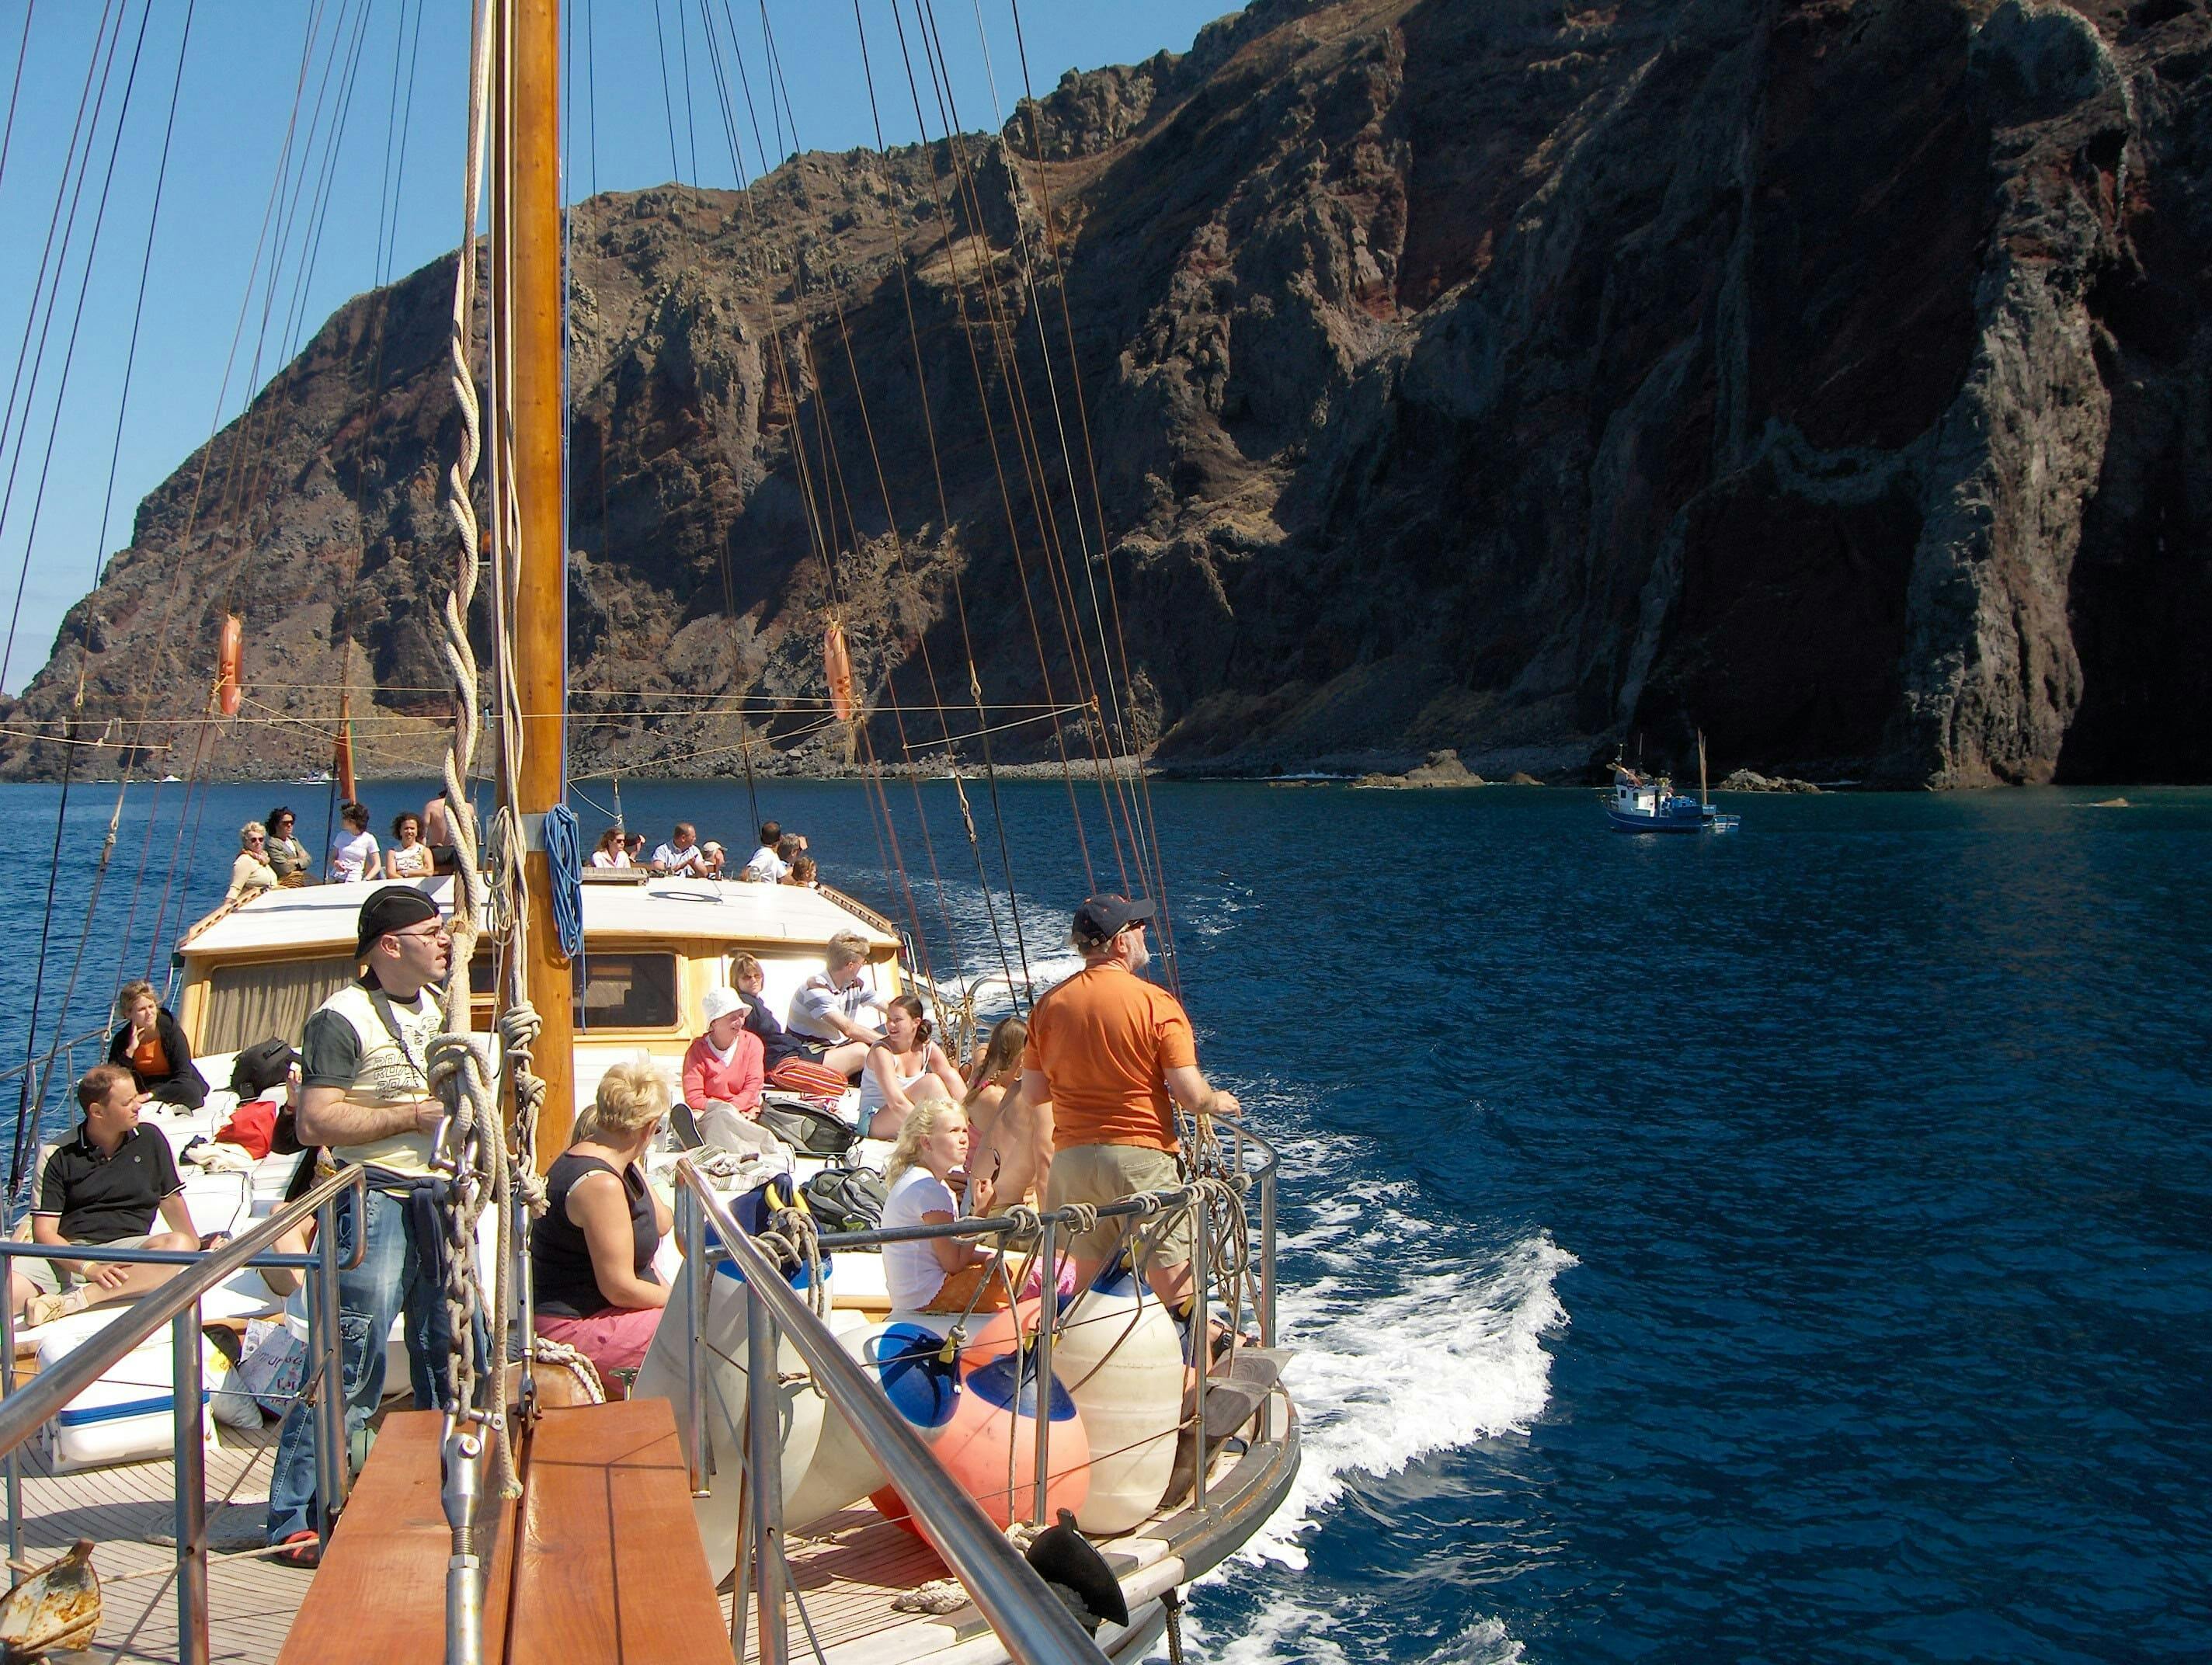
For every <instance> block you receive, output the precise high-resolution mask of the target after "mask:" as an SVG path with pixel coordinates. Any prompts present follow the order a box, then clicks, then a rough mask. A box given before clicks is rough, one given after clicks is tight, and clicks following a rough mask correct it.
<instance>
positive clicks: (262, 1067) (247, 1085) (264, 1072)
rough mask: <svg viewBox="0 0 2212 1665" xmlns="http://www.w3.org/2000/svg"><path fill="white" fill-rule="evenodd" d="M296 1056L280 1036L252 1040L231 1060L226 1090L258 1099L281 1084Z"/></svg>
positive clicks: (245, 1097)
mask: <svg viewBox="0 0 2212 1665" xmlns="http://www.w3.org/2000/svg"><path fill="white" fill-rule="evenodd" d="M299 1057H300V1054H298V1053H296V1052H295V1051H293V1050H292V1047H291V1043H290V1042H288V1041H286V1040H284V1039H283V1037H282V1036H278V1037H276V1038H275V1039H272V1040H267V1041H256V1042H254V1043H253V1044H252V1046H250V1047H247V1048H245V1049H244V1050H243V1051H241V1052H240V1054H238V1056H237V1058H236V1059H235V1060H233V1061H232V1064H231V1066H230V1090H231V1091H233V1092H234V1093H236V1094H237V1095H238V1096H239V1097H240V1099H247V1098H258V1097H261V1095H262V1094H264V1093H265V1092H268V1091H270V1090H271V1089H273V1088H276V1087H281V1086H283V1085H284V1078H285V1077H286V1076H288V1075H289V1074H290V1073H292V1066H293V1065H294V1064H295V1063H296V1062H298V1061H299Z"/></svg>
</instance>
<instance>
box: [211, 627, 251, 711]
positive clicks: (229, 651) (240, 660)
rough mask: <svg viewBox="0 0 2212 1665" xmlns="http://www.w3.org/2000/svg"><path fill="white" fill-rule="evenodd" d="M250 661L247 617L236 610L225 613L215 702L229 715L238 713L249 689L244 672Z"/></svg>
mask: <svg viewBox="0 0 2212 1665" xmlns="http://www.w3.org/2000/svg"><path fill="white" fill-rule="evenodd" d="M245 662H246V621H245V620H244V619H242V618H240V617H239V616H238V615H237V614H236V613H225V614H224V615H223V616H222V639H221V642H220V644H219V645H218V646H217V647H216V670H215V702H216V708H217V709H219V710H220V711H221V712H222V714H223V715H224V716H226V717H235V716H236V715H237V714H238V702H239V701H240V700H241V699H242V698H244V697H245V694H246V690H245V688H244V686H243V685H242V684H241V683H240V674H241V672H242V671H243V669H244V666H245Z"/></svg>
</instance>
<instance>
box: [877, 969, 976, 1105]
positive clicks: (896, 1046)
mask: <svg viewBox="0 0 2212 1665" xmlns="http://www.w3.org/2000/svg"><path fill="white" fill-rule="evenodd" d="M927 1079H935V1080H936V1081H937V1082H938V1084H939V1085H940V1086H941V1087H942V1088H943V1089H944V1091H945V1097H948V1098H951V1099H952V1100H953V1101H954V1102H955V1103H957V1102H958V1101H959V1099H960V1097H961V1096H962V1095H963V1093H965V1092H966V1091H967V1084H966V1083H965V1082H963V1081H962V1080H961V1079H960V1072H959V1071H958V1070H956V1069H954V1068H953V1067H952V1060H951V1059H949V1058H947V1057H946V1056H945V1048H943V1047H940V1046H939V1045H938V1044H937V1042H934V1041H933V1040H932V1039H930V1036H929V1019H928V1018H925V1017H923V1016H922V1015H921V1000H920V998H919V997H918V996H915V995H913V994H901V995H897V996H896V997H895V998H893V999H892V1000H890V1001H889V1002H888V1003H886V1004H885V1006H884V1038H883V1039H882V1040H880V1041H878V1042H876V1043H875V1045H873V1046H872V1047H870V1048H868V1057H867V1061H866V1063H865V1064H863V1065H862V1066H860V1135H861V1137H862V1138H864V1139H896V1138H897V1137H898V1133H899V1129H900V1127H902V1126H903V1125H904V1123H905V1121H906V1119H907V1115H908V1112H909V1111H911V1110H912V1109H914V1091H915V1088H916V1087H917V1086H919V1085H921V1083H922V1082H923V1081H924V1080H927ZM931 1096H932V1097H934V1094H932V1095H931ZM963 1121H964V1118H963Z"/></svg>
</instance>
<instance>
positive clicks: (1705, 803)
mask: <svg viewBox="0 0 2212 1665" xmlns="http://www.w3.org/2000/svg"><path fill="white" fill-rule="evenodd" d="M1712 806H1713V795H1712V793H1709V792H1707V791H1706V790H1705V730H1704V729H1702V728H1701V729H1699V731H1698V807H1699V808H1700V809H1708V810H1709V809H1711V807H1712Z"/></svg>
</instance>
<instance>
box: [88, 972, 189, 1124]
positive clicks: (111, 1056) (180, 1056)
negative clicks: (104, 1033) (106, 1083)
mask: <svg viewBox="0 0 2212 1665" xmlns="http://www.w3.org/2000/svg"><path fill="white" fill-rule="evenodd" d="M115 1015H116V1016H117V1017H118V1018H121V1019H123V1025H122V1027H121V1028H119V1029H118V1030H116V1031H115V1035H114V1037H113V1038H112V1040H110V1041H109V1042H108V1043H107V1061H108V1062H109V1063H111V1064H120V1065H121V1066H123V1067H124V1068H125V1069H127V1070H129V1071H130V1072H131V1077H132V1079H134V1080H136V1081H137V1084H138V1090H139V1091H141V1092H143V1093H148V1094H150V1095H151V1096H152V1097H155V1098H158V1099H160V1100H161V1102H162V1103H164V1104H174V1105H177V1106H179V1107H180V1108H182V1109H187V1110H196V1109H199V1107H200V1106H201V1105H203V1104H204V1103H207V1083H206V1082H205V1081H204V1080H202V1079H200V1073H199V1071H198V1069H197V1068H196V1067H195V1066H193V1063H192V1048H191V1042H188V1041H186V1040H185V1031H184V1030H182V1029H180V1028H179V1027H178V1025H177V1020H176V1019H175V1018H173V1017H171V1016H170V1015H169V1009H168V1008H167V1006H163V1005H162V1004H161V997H160V996H159V995H157V994H155V993H154V985H153V984H151V983H149V982H130V983H125V984H124V985H123V987H121V988H119V989H118V990H116V992H115Z"/></svg>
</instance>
